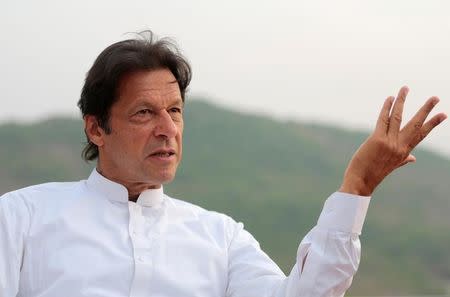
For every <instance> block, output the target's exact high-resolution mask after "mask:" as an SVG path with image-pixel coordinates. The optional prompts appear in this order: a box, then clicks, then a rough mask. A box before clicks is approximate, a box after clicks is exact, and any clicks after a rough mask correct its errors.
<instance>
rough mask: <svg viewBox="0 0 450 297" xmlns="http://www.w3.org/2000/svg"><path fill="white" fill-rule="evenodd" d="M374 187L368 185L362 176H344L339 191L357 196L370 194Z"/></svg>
mask: <svg viewBox="0 0 450 297" xmlns="http://www.w3.org/2000/svg"><path fill="white" fill-rule="evenodd" d="M374 189H375V187H374V186H372V185H370V184H369V183H368V182H367V181H366V180H365V179H364V178H361V177H359V176H353V177H346V178H344V181H343V182H342V185H341V186H340V188H339V192H342V193H347V194H353V195H359V196H372V193H373V191H374Z"/></svg>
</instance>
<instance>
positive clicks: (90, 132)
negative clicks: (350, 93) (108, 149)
mask: <svg viewBox="0 0 450 297" xmlns="http://www.w3.org/2000/svg"><path fill="white" fill-rule="evenodd" d="M84 132H85V133H86V136H87V137H88V138H89V140H90V141H91V142H92V143H93V144H95V145H96V146H97V147H101V146H103V144H104V135H105V134H106V133H105V130H103V128H102V127H100V125H99V124H98V121H97V118H96V117H95V116H93V115H85V116H84Z"/></svg>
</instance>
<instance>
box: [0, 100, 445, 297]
mask: <svg viewBox="0 0 450 297" xmlns="http://www.w3.org/2000/svg"><path fill="white" fill-rule="evenodd" d="M365 137H366V135H365V134H364V133H357V132H350V131H345V130H341V129H336V128H332V127H327V126H321V125H312V124H302V123H293V122H278V121H274V120H271V119H268V118H264V117H260V116H254V115H242V114H239V113H236V112H231V111H227V110H223V109H219V108H216V107H213V106H211V105H209V104H206V103H202V102H198V101H193V102H192V101H191V102H189V103H188V104H187V108H186V113H185V133H184V157H183V158H184V160H183V163H182V166H181V168H180V169H179V172H178V175H177V178H176V181H175V182H173V183H172V184H170V185H167V186H166V187H165V189H166V192H167V193H168V194H169V195H171V196H173V197H177V198H181V199H184V200H188V201H191V202H193V203H196V204H199V205H201V206H203V207H205V208H207V209H212V210H217V211H220V212H225V213H227V214H229V215H231V216H232V217H234V218H235V219H236V220H239V221H243V222H244V223H245V225H246V228H247V229H249V230H250V231H251V232H252V233H253V235H254V236H255V237H256V238H257V239H258V240H259V241H260V243H261V246H262V247H263V249H264V250H266V251H267V252H268V253H269V254H270V255H271V256H272V257H273V258H274V259H275V261H276V262H277V263H278V264H279V265H280V266H281V267H282V269H283V270H284V271H285V272H289V271H290V269H291V266H292V265H293V263H294V261H295V253H296V249H297V246H298V243H299V241H300V240H301V239H302V237H303V236H304V235H305V234H306V233H307V232H308V230H309V229H310V228H311V227H312V226H313V225H314V224H315V221H316V220H317V216H318V214H319V213H320V209H321V207H322V204H323V202H324V200H325V199H326V197H327V196H328V195H329V194H330V193H332V192H333V191H335V190H336V189H337V188H338V186H339V184H340V180H341V176H342V172H343V171H344V169H345V166H346V164H347V162H348V160H349V159H350V157H351V155H352V154H353V152H354V151H355V150H356V148H357V147H358V145H359V144H360V143H361V142H362V141H363V140H364V138H365ZM0 139H2V143H1V146H0V162H1V164H2V166H1V168H0V193H4V192H7V191H9V190H12V189H15V188H18V187H22V186H26V185H29V184H35V183H40V182H46V181H55V180H58V181H64V180H76V179H83V178H85V177H86V176H87V175H88V173H89V171H90V170H91V169H92V166H93V165H92V164H86V163H85V162H83V161H82V160H81V157H80V153H81V149H82V146H83V143H84V134H83V131H82V123H81V121H79V120H72V119H64V118H60V119H51V120H48V121H44V122H40V123H36V124H33V125H22V124H20V125H18V124H7V125H2V126H0ZM416 156H417V159H418V161H417V163H416V164H414V165H409V166H408V167H405V168H402V169H401V170H399V171H398V172H396V173H395V174H394V175H393V176H391V177H389V178H388V179H387V180H386V181H385V183H384V184H383V185H382V186H381V187H380V188H379V189H378V190H377V192H376V193H375V195H374V197H373V199H372V202H371V206H370V211H369V215H368V217H367V220H366V224H365V228H364V231H363V235H362V237H361V239H362V243H363V255H362V263H361V266H360V271H359V272H358V274H357V276H356V277H355V279H354V282H353V286H352V289H351V292H350V294H353V295H375V294H378V295H381V294H401V295H404V294H425V293H426V294H430V293H442V292H444V288H445V285H446V282H447V283H448V282H449V281H450V249H449V246H450V232H449V230H450V220H449V219H448V213H450V202H449V194H448V192H449V189H450V186H449V184H448V181H449V180H450V161H449V160H448V159H445V158H443V157H441V156H438V155H436V154H433V153H431V152H428V151H418V152H416Z"/></svg>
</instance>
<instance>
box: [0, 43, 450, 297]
mask: <svg viewBox="0 0 450 297" xmlns="http://www.w3.org/2000/svg"><path fill="white" fill-rule="evenodd" d="M190 79H191V70H190V67H189V64H188V63H187V62H186V61H185V59H184V58H183V57H182V56H181V55H180V54H179V53H178V51H177V49H176V48H175V47H174V46H173V45H171V44H170V43H169V42H168V41H166V40H159V41H156V40H153V39H152V38H150V39H145V38H139V39H135V40H134V39H133V40H126V41H122V42H118V43H115V44H113V45H111V46H109V47H108V48H106V49H105V50H104V51H103V52H102V53H101V54H100V55H99V57H98V58H97V59H96V61H95V62H94V65H93V66H92V68H91V69H90V70H89V72H88V74H87V77H86V81H85V85H84V87H83V90H82V94H81V99H80V100H79V102H78V105H79V107H80V109H81V112H82V114H83V118H84V123H85V132H86V136H87V139H88V144H87V146H86V148H85V150H84V152H83V155H84V157H85V159H86V160H95V159H97V166H96V169H94V170H93V171H92V173H91V175H90V176H89V178H88V179H87V180H83V181H80V182H72V183H48V184H43V185H37V186H32V187H28V188H25V189H21V190H17V191H14V192H10V193H7V194H5V195H4V196H3V197H2V198H1V199H0V296H1V297H11V296H24V297H25V296H40V297H50V296H54V297H61V296H65V297H70V296H104V297H106V296H108V297H116V296H196V297H199V296H236V297H237V296H258V297H260V296H313V297H318V296H343V295H344V293H345V291H346V290H347V289H348V287H349V286H350V284H351V281H352V277H353V275H354V273H355V272H356V270H357V267H358V264H359V258H360V244H359V238H358V235H359V234H360V232H361V228H362V224H363V221H364V218H365V214H366V211H367V208H368V204H369V199H370V196H371V195H372V192H373V191H374V190H375V188H376V187H377V185H378V184H379V183H380V182H381V181H382V180H383V179H384V178H385V177H386V176H387V175H388V174H389V173H390V172H392V171H393V170H394V169H396V168H398V167H400V166H402V165H404V164H406V163H409V162H414V160H415V158H414V156H412V155H411V154H410V152H411V150H412V149H413V148H414V147H415V146H416V145H417V144H418V143H419V142H420V141H422V140H423V139H424V138H425V136H426V135H427V134H428V133H429V132H430V131H431V130H432V129H433V128H434V127H436V126H437V125H438V124H439V123H441V122H442V121H443V120H444V119H445V118H446V115H445V114H442V113H441V114H438V115H436V116H434V117H433V118H431V120H429V121H427V122H425V119H426V117H427V116H428V114H429V113H430V111H431V110H432V108H433V107H434V105H436V103H437V102H438V99H437V98H435V97H432V98H430V99H429V100H428V101H427V102H426V103H425V105H424V106H423V107H422V108H421V109H420V110H419V111H418V112H417V114H416V115H415V116H414V117H413V119H412V120H411V121H410V122H408V123H407V124H406V125H405V127H403V128H402V129H400V126H401V115H402V110H403V104H404V102H405V98H406V95H407V92H408V89H407V88H406V87H403V88H402V89H401V90H400V92H399V94H398V96H397V98H396V100H395V103H394V98H393V97H389V98H388V99H387V100H386V101H385V103H384V105H383V108H382V110H381V113H380V116H379V119H378V123H377V126H376V129H375V131H374V133H373V134H372V135H371V136H370V137H369V138H368V139H367V140H366V142H364V143H363V144H362V146H361V147H360V149H359V150H358V151H357V152H356V153H355V155H354V157H353V158H352V160H351V162H350V164H349V166H348V168H347V170H346V171H345V174H344V178H343V183H342V185H341V187H340V189H339V191H338V192H336V193H333V194H332V195H331V196H330V197H329V198H328V200H327V201H326V203H325V206H324V210H323V211H322V214H321V215H320V217H319V220H318V223H317V226H315V227H314V228H313V229H312V230H311V231H310V232H309V233H308V234H307V236H306V237H305V238H304V239H303V241H302V242H301V244H300V246H299V249H298V254H297V261H296V263H295V265H294V267H293V268H292V271H291V273H290V274H289V276H285V275H284V274H283V273H282V272H281V270H280V269H279V268H278V267H277V266H276V264H275V263H273V262H272V260H270V259H269V257H268V256H267V255H266V254H265V253H264V252H262V251H261V250H260V248H259V245H258V243H257V242H256V240H255V239H254V238H253V237H252V236H251V235H250V234H249V233H248V232H247V231H246V230H245V229H243V225H242V224H241V223H236V222H235V221H233V220H232V219H231V218H229V217H227V216H225V215H222V214H218V213H215V212H211V211H206V210H204V209H202V208H200V207H197V206H194V205H191V204H189V203H186V202H182V201H180V200H177V199H174V198H170V197H168V196H166V195H165V194H164V193H163V188H162V185H163V184H166V183H168V182H170V181H171V180H172V179H173V178H174V176H175V173H176V169H177V166H178V164H179V162H180V160H181V157H182V134H183V125H184V123H183V107H184V100H185V93H186V88H187V86H188V85H189V82H190ZM299 153H301V152H299Z"/></svg>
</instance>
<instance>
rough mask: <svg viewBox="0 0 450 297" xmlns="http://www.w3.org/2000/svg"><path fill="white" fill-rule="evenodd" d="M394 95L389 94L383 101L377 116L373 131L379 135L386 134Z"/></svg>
mask: <svg viewBox="0 0 450 297" xmlns="http://www.w3.org/2000/svg"><path fill="white" fill-rule="evenodd" d="M394 99H395V98H394V96H389V97H387V98H386V100H385V101H384V104H383V107H382V108H381V111H380V115H379V116H378V120H377V125H376V128H375V133H376V134H380V135H386V134H387V131H388V129H389V113H390V111H391V107H392V104H393V103H394Z"/></svg>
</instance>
